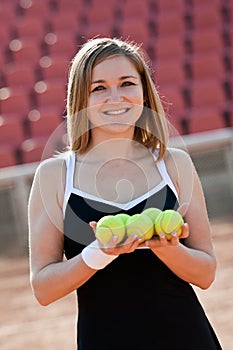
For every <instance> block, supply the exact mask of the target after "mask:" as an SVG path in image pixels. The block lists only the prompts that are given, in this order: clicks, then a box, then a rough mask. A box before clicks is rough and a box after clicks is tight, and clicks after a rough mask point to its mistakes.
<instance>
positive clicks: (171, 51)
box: [0, 0, 233, 166]
mask: <svg viewBox="0 0 233 350" xmlns="http://www.w3.org/2000/svg"><path fill="white" fill-rule="evenodd" d="M103 6H104V9H105V10H104V11H103ZM232 13H233V6H232V5H231V3H230V2H228V1H227V0H223V1H220V0H214V1H209V0H208V1H205V2H203V1H199V0H179V1H178V0H176V1H168V0H166V1H165V0H154V1H153V0H146V1H131V0H125V1H123V0H121V1H117V0H111V1H108V6H105V4H104V2H103V4H102V5H101V1H97V0H78V1H77V0H44V1H37V0H20V1H16V0H8V1H6V0H3V1H1V4H0V63H1V67H2V69H1V73H0V79H1V85H0V88H1V91H0V115H1V116H2V118H4V119H10V118H18V120H20V122H21V127H22V129H23V134H24V135H25V139H24V140H23V142H22V145H21V146H20V145H19V146H17V148H16V149H15V148H14V152H15V154H16V156H15V164H20V163H22V162H24V157H23V156H22V155H23V153H24V147H23V145H25V141H27V139H29V140H31V139H33V138H35V137H37V135H35V133H34V132H32V130H34V129H33V128H32V123H33V122H32V121H31V120H30V117H29V115H30V112H31V110H35V109H37V110H38V111H39V113H41V115H46V113H47V114H48V118H47V120H46V118H42V120H43V122H44V123H45V126H44V130H45V131H46V123H47V124H48V125H47V131H48V135H47V137H48V136H49V135H50V133H51V128H52V125H53V122H52V119H51V113H52V114H56V113H57V118H58V119H59V118H61V119H60V120H62V116H63V115H64V114H65V94H66V84H67V74H68V67H69V63H70V60H71V59H72V57H73V56H74V54H75V53H76V52H77V50H78V48H79V47H80V45H81V44H82V43H83V42H84V41H85V40H87V39H89V38H91V37H94V36H117V37H121V38H123V39H129V40H134V41H136V42H138V43H141V44H142V47H143V49H145V50H146V51H147V52H148V55H149V56H150V58H151V62H152V68H153V70H154V80H155V83H156V86H157V88H158V91H159V93H160V94H161V97H162V100H163V101H164V107H165V110H166V112H167V115H168V119H169V121H170V122H171V123H173V124H174V126H175V127H176V128H177V131H178V132H179V133H180V134H182V135H185V134H189V133H191V134H192V133H195V132H200V131H206V130H212V129H218V128H224V127H231V126H232V119H233V118H232V110H233V109H232V103H231V99H232V69H233V68H232V55H233V54H232V52H233V47H232V46H233V43H232V42H233V34H232V33H233V27H232V21H231V20H232V16H233V15H232ZM54 119H56V118H54ZM34 123H35V122H34ZM38 123H39V122H38ZM56 125H57V123H56V122H54V127H56ZM35 143H36V142H35ZM1 144H2V141H1V140H0V145H1ZM10 146H11V145H9V147H10ZM4 147H5V145H4ZM12 147H13V146H12ZM14 147H15V146H14ZM3 158H4V157H2V159H3ZM38 160H40V159H38ZM4 164H5V163H4V161H3V163H2V164H1V161H0V166H4Z"/></svg>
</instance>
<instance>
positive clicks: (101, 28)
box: [82, 23, 113, 40]
mask: <svg viewBox="0 0 233 350" xmlns="http://www.w3.org/2000/svg"><path fill="white" fill-rule="evenodd" d="M82 36H83V37H84V38H85V40H87V39H92V38H95V37H107V38H109V37H112V36H113V27H112V25H111V24H110V25H109V26H108V25H106V24H105V23H104V24H99V23H98V24H90V25H88V26H87V27H86V28H85V29H84V30H83V34H82Z"/></svg>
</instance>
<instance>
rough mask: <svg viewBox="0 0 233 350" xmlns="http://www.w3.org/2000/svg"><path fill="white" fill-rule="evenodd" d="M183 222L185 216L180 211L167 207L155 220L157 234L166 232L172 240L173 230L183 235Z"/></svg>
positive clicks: (167, 236)
mask: <svg viewBox="0 0 233 350" xmlns="http://www.w3.org/2000/svg"><path fill="white" fill-rule="evenodd" d="M183 224H184V220H183V217H182V216H181V214H180V213H179V212H178V211H176V210H172V209H167V210H164V211H162V213H160V214H159V216H158V219H157V220H156V222H155V232H156V233H157V235H161V234H162V233H165V235H166V238H167V240H171V237H172V236H171V234H172V232H176V233H177V234H178V236H180V235H181V233H182V226H183Z"/></svg>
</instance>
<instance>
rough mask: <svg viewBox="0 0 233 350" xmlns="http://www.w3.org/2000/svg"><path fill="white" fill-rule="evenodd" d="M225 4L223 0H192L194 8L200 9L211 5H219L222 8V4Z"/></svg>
mask: <svg viewBox="0 0 233 350" xmlns="http://www.w3.org/2000/svg"><path fill="white" fill-rule="evenodd" d="M222 4H223V1H222V0H205V1H203V0H192V8H193V9H196V8H198V9H199V10H200V11H201V10H202V9H203V8H205V7H208V8H211V6H213V7H215V8H216V7H218V8H219V9H220V6H221V5H222Z"/></svg>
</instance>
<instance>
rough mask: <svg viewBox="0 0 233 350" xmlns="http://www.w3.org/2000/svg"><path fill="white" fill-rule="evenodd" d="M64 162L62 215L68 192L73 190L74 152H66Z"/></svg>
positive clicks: (68, 195)
mask: <svg viewBox="0 0 233 350" xmlns="http://www.w3.org/2000/svg"><path fill="white" fill-rule="evenodd" d="M65 163H66V182H65V194H64V201H63V217H64V216H65V210H66V206H67V203H68V200H69V197H70V194H71V192H72V190H73V181H74V168H75V153H74V152H73V151H69V152H67V156H66V158H65Z"/></svg>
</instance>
